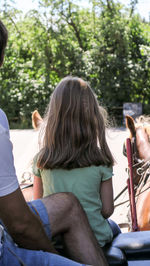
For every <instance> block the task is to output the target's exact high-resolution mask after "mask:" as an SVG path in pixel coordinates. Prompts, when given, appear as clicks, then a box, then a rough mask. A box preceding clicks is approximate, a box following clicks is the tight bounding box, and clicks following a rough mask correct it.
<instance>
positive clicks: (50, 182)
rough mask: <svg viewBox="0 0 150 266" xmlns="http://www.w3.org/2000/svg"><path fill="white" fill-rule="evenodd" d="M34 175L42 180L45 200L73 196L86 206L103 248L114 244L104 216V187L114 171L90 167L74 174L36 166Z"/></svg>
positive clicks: (100, 167)
mask: <svg viewBox="0 0 150 266" xmlns="http://www.w3.org/2000/svg"><path fill="white" fill-rule="evenodd" d="M33 174H34V175H36V176H38V177H41V178H42V182H43V191H44V194H43V196H44V197H45V196H48V195H50V194H53V193H58V192H72V193H73V194H74V195H75V196H76V197H77V198H78V199H79V201H80V203H81V204H82V206H83V208H84V210H85V212H86V214H87V216H88V219H89V223H90V225H91V227H92V230H93V231H94V233H95V236H96V237H97V240H98V242H99V244H100V246H104V245H105V244H106V243H108V242H110V241H111V240H112V237H113V234H112V230H111V228H110V226H109V224H108V222H107V219H105V218H103V216H102V215H101V207H102V202H101V199H100V194H99V191H100V184H101V181H105V180H107V179H109V178H111V177H112V175H113V174H112V168H108V167H105V166H90V167H84V168H76V169H72V170H64V169H53V170H50V169H48V170H47V169H44V170H40V169H38V168H37V166H36V160H34V163H33Z"/></svg>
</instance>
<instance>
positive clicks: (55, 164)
mask: <svg viewBox="0 0 150 266" xmlns="http://www.w3.org/2000/svg"><path fill="white" fill-rule="evenodd" d="M112 166H113V157H112V155H111V152H110V150H109V147H108V145H107V142H106V138H105V119H104V110H103V109H102V108H100V107H99V105H98V102H97V100H96V97H95V95H94V93H93V92H92V90H91V88H90V87H89V85H88V84H87V83H86V82H84V81H83V80H81V79H79V78H73V77H67V78H65V79H63V80H62V81H61V82H60V83H59V84H58V86H57V87H56V89H55V90H54V93H53V95H52V98H51V100H50V104H49V108H48V111H47V113H46V116H45V130H44V139H43V146H42V148H41V150H40V153H39V155H38V157H36V159H35V162H34V167H33V172H34V175H35V176H37V179H36V183H37V182H39V180H40V179H39V178H38V177H41V180H42V183H43V191H42V193H41V194H39V195H40V196H41V195H42V194H43V195H44V196H47V195H49V194H53V193H56V192H72V193H74V194H75V195H76V196H77V198H78V199H79V201H80V202H81V204H82V206H83V208H84V210H85V211H86V213H87V216H88V218H89V222H90V224H91V226H92V228H93V231H94V232H95V234H96V236H97V238H98V241H99V243H100V245H101V246H103V245H104V244H105V243H106V242H109V241H111V239H112V231H111V229H110V226H109V224H108V222H107V219H106V218H108V217H109V216H110V215H107V214H106V213H109V211H108V212H107V208H108V209H111V210H112V209H113V207H112V206H113V203H112V202H113V192H112V181H111V177H112ZM37 180H38V181H37ZM107 188H108V189H107ZM105 214H106V215H105ZM107 216H108V217H107Z"/></svg>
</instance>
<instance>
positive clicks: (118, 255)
mask: <svg viewBox="0 0 150 266" xmlns="http://www.w3.org/2000/svg"><path fill="white" fill-rule="evenodd" d="M104 253H105V255H106V257H107V260H108V263H109V265H116V266H117V265H123V266H125V265H128V262H127V261H132V260H135V261H138V260H150V231H140V232H129V233H120V234H118V235H117V236H116V237H114V239H113V241H112V242H111V243H110V244H107V245H106V246H105V247H104Z"/></svg>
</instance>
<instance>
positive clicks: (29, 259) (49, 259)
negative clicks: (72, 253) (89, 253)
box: [0, 200, 83, 266]
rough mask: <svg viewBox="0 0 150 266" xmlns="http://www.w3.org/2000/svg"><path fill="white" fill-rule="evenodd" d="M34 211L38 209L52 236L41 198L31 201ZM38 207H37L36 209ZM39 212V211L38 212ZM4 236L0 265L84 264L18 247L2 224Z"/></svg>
mask: <svg viewBox="0 0 150 266" xmlns="http://www.w3.org/2000/svg"><path fill="white" fill-rule="evenodd" d="M29 206H30V208H31V210H32V211H34V212H35V213H36V210H37V211H38V213H39V216H40V217H41V220H42V222H43V225H44V228H45V231H46V233H47V234H48V236H49V237H50V235H51V233H50V225H49V219H48V214H47V212H46V208H45V206H44V204H43V203H42V201H41V200H37V201H33V202H31V203H29ZM35 208H36V209H35ZM36 214H37V213H36ZM0 229H1V231H2V234H1V235H2V237H1V240H0V265H1V266H9V265H11V266H19V265H22V266H83V264H80V263H77V262H74V261H72V260H69V259H67V258H64V257H62V256H59V255H56V254H52V253H49V252H44V251H36V250H27V249H24V248H20V247H18V246H17V245H16V244H15V243H14V242H13V240H12V238H11V237H10V235H9V234H8V233H7V232H6V230H5V229H4V228H3V227H2V226H1V225H0ZM39 241H40V240H39Z"/></svg>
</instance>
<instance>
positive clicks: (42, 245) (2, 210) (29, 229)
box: [0, 188, 57, 253]
mask: <svg viewBox="0 0 150 266" xmlns="http://www.w3.org/2000/svg"><path fill="white" fill-rule="evenodd" d="M0 218H1V219H2V221H3V223H4V224H5V226H6V228H7V230H8V232H9V234H10V235H11V236H12V238H13V240H14V241H15V242H16V243H17V244H18V245H19V246H21V247H23V248H27V249H33V250H43V251H48V252H53V253H57V252H56V250H55V249H54V247H53V246H52V244H51V241H50V240H49V238H48V237H47V235H46V233H45V231H44V228H43V226H42V223H41V221H40V219H39V218H38V217H37V216H36V215H35V214H34V213H32V211H31V210H30V208H29V207H28V205H27V203H26V202H25V200H24V197H23V195H22V192H21V190H20V188H18V189H17V190H16V191H15V192H13V193H11V194H8V195H6V196H3V197H0Z"/></svg>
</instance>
